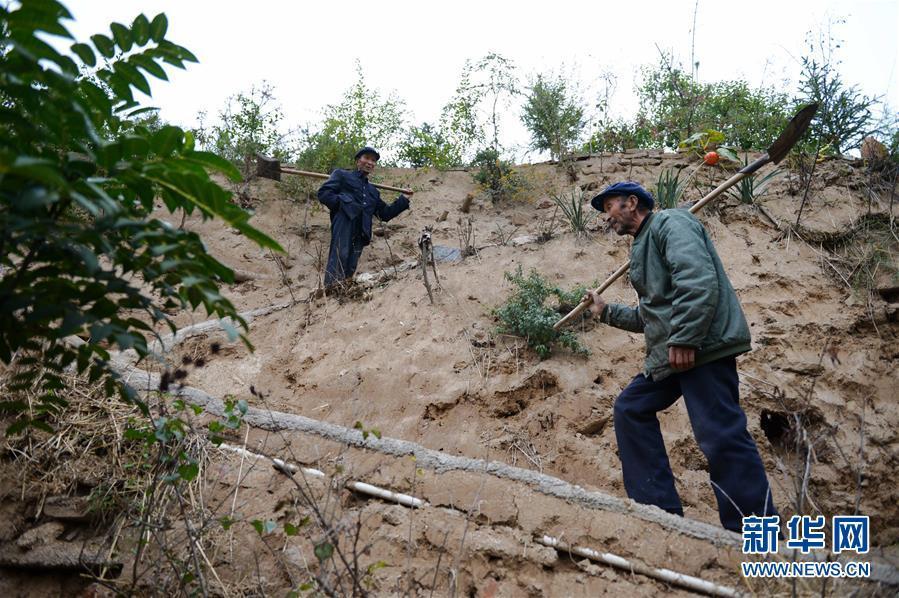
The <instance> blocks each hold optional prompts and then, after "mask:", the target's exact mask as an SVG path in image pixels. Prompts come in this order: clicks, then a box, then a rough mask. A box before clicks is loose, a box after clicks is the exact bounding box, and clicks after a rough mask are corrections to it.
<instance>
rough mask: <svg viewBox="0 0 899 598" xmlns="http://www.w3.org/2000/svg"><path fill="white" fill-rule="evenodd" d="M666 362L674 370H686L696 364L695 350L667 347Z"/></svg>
mask: <svg viewBox="0 0 899 598" xmlns="http://www.w3.org/2000/svg"><path fill="white" fill-rule="evenodd" d="M668 361H669V363H671V367H672V368H674V369H676V370H687V369H690V368H691V367H693V365H694V364H695V363H696V349H694V348H693V347H668Z"/></svg>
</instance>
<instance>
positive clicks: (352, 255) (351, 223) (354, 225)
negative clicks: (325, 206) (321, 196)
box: [325, 213, 365, 286]
mask: <svg viewBox="0 0 899 598" xmlns="http://www.w3.org/2000/svg"><path fill="white" fill-rule="evenodd" d="M364 247H365V241H364V240H363V238H362V229H361V227H360V226H359V223H358V221H356V220H349V219H347V218H346V216H344V214H343V213H338V214H337V215H336V216H335V217H334V218H333V219H332V220H331V247H330V249H329V250H328V265H327V266H326V267H325V286H331V285H332V284H334V283H337V282H340V281H342V280H344V279H346V278H351V277H352V276H353V274H355V273H356V266H358V265H359V257H360V256H361V255H362V249H363V248H364Z"/></svg>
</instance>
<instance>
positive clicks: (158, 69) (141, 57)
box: [128, 54, 169, 81]
mask: <svg viewBox="0 0 899 598" xmlns="http://www.w3.org/2000/svg"><path fill="white" fill-rule="evenodd" d="M128 60H129V61H130V62H132V63H134V64H135V65H137V66H139V67H140V68H142V69H144V70H145V71H147V72H148V73H150V74H151V75H153V76H154V77H156V78H157V79H162V80H163V81H168V80H169V78H168V75H166V74H165V69H164V68H162V66H160V64H159V63H158V62H156V61H155V60H153V59H152V58H151V57H150V56H147V55H145V54H135V55H134V56H132V57H130V58H129V59H128Z"/></svg>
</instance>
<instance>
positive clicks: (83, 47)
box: [71, 43, 97, 67]
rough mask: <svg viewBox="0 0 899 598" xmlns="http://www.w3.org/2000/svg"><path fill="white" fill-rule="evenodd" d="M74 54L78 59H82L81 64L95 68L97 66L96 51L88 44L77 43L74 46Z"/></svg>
mask: <svg viewBox="0 0 899 598" xmlns="http://www.w3.org/2000/svg"><path fill="white" fill-rule="evenodd" d="M71 49H72V52H74V53H75V54H76V55H77V56H78V58H80V59H81V62H83V63H84V64H86V65H87V66H91V67H92V66H95V65H96V64H97V57H96V56H95V55H94V51H93V50H92V49H91V47H90V46H88V45H87V44H82V43H77V44H72V48H71Z"/></svg>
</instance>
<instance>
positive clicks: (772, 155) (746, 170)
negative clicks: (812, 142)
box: [553, 104, 818, 330]
mask: <svg viewBox="0 0 899 598" xmlns="http://www.w3.org/2000/svg"><path fill="white" fill-rule="evenodd" d="M817 110H818V104H809V105H808V106H806V107H805V108H803V109H802V110H800V111H799V112H797V113H796V116H794V117H793V119H792V120H791V121H790V122H789V124H788V125H787V128H786V129H784V131H783V133H781V134H780V137H778V138H777V140H776V141H775V142H774V143H773V144H771V147H769V148H768V151H767V152H765V154H764V155H763V156H762V157H761V158H759V159H758V160H756V161H755V162H753V163H752V164H749V165H747V166H744V167H743V168H742V169H740V171H739V172H737V173H736V174H735V175H734V176H732V177H730V178H729V179H727V180H726V181H724V182H723V183H721V184H720V185H718V187H717V188H716V189H715V190H714V191H712V192H711V193H709V194H708V195H706V196H705V197H703V198H702V199H701V200H699V202H697V203H696V205H694V206H693V207H692V208H690V213H691V214H695V213H696V212H698V211H699V210H701V209H702V208H703V207H704V206H705V205H706V204H707V203H709V202H710V201H712V200H713V199H715V198H716V197H718V196H719V195H721V194H722V193H724V191H726V190H727V189H728V188H730V187H732V186H733V185H735V184H737V183H738V182H740V180H741V179H743V178H745V177H747V176H749V175H750V174H752V173H754V172H755V171H756V170H758V169H759V168H761V167H762V166H764V165H765V164H767V163H769V162H774V163H775V164H777V163H778V162H780V161H781V160H783V159H784V157H785V156H786V155H787V154H788V153H789V151H790V149H791V148H792V147H793V146H794V145H795V144H796V142H797V141H799V138H800V137H802V134H803V133H805V130H806V129H807V128H808V126H809V123H811V122H812V118H813V117H814V116H815V112H816V111H817ZM630 265H631V263H630V261H628V262H627V263H626V264H624V265H623V266H621V267H620V268H618V269H617V270H615V273H614V274H612V275H611V276H609V277H608V278H607V279H606V281H605V282H604V283H602V284H601V285H600V286H599V288H597V289H596V291H594V292H596V293H602V292H603V291H605V290H606V289H607V288H609V287H610V286H612V283H613V282H615V281H616V280H618V278H620V277H621V275H622V274H624V273H625V272H627V270H628V268H629V267H630ZM592 302H593V300H592V299H589V298H588V299H585V300H584V301H581V302H580V303H579V304H578V306H577V307H575V308H574V309H572V310H571V311H570V312H568V315H566V316H565V317H564V318H562V319H561V320H559V321H558V322H556V323H555V325H553V330H559V329H560V328H562V326H564V325H565V324H566V323H567V322H570V321H571V320H572V319H574V318H576V317H577V316H579V315H580V314H581V312H583V311H584V310H585V309H587V307H589V306H590V304H591V303H592Z"/></svg>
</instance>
